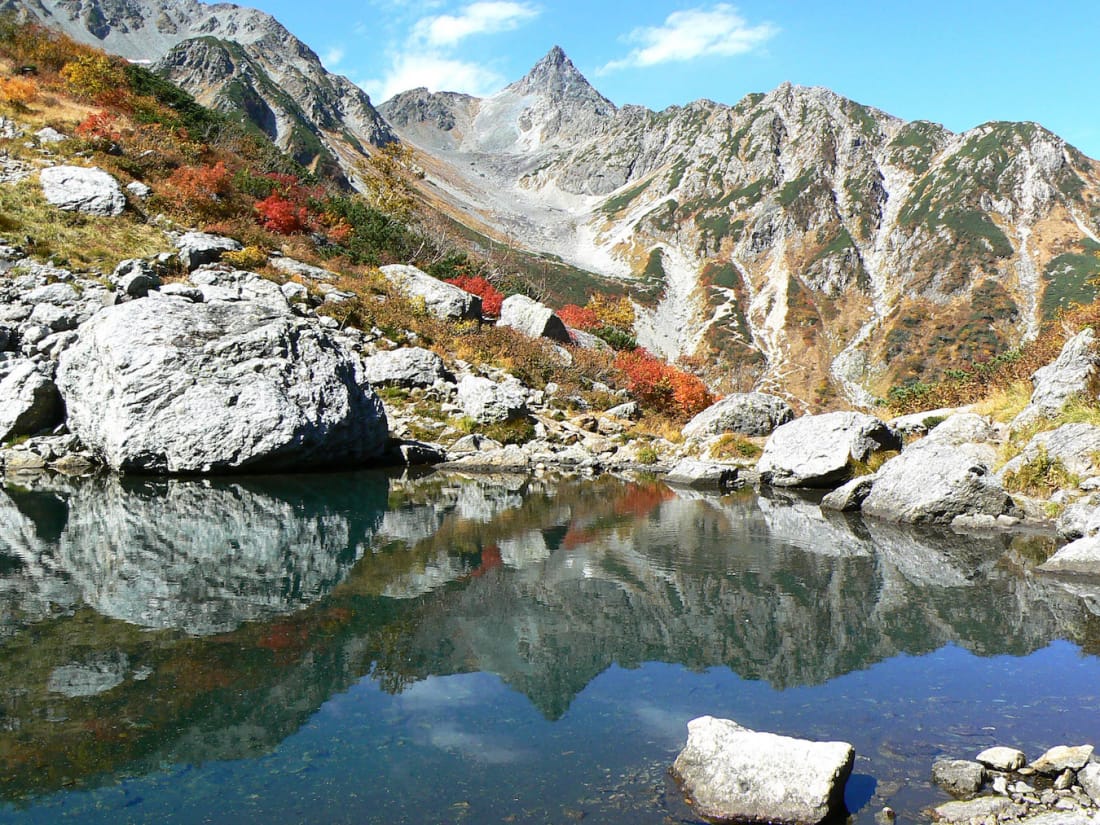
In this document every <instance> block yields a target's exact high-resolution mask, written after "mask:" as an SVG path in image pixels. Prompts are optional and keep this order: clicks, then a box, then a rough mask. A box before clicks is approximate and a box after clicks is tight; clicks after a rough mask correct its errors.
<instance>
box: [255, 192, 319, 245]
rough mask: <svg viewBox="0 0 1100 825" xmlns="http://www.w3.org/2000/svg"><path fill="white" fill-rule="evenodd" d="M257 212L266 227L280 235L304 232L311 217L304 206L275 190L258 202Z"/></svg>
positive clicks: (261, 222)
mask: <svg viewBox="0 0 1100 825" xmlns="http://www.w3.org/2000/svg"><path fill="white" fill-rule="evenodd" d="M256 213H257V214H258V215H259V217H260V224H261V225H262V226H263V228H264V229H267V230H269V231H271V232H278V233H279V234H280V235H294V234H295V233H298V232H304V231H305V229H306V225H307V221H308V218H309V214H308V211H307V210H306V208H305V207H304V206H298V205H295V204H294V203H292V202H291V201H289V200H287V199H286V198H284V197H282V196H281V195H277V194H275V193H274V192H273V193H271V194H270V195H268V196H267V197H266V198H264V199H263V200H262V201H259V202H258V203H257V204H256Z"/></svg>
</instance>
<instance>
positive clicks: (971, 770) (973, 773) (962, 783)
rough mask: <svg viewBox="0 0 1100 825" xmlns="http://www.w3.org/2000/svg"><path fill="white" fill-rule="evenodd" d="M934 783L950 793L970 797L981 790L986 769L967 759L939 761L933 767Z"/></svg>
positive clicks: (978, 763)
mask: <svg viewBox="0 0 1100 825" xmlns="http://www.w3.org/2000/svg"><path fill="white" fill-rule="evenodd" d="M932 781H933V782H935V783H936V784H937V785H939V786H940V787H941V788H943V789H944V790H945V791H947V792H948V793H952V794H955V795H956V796H969V795H970V794H974V793H977V792H978V791H979V790H981V787H982V784H983V783H984V782H985V768H984V767H983V766H982V764H981V763H980V762H970V761H968V760H966V759H938V760H936V762H934V763H933V765H932Z"/></svg>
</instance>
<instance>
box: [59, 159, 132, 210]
mask: <svg viewBox="0 0 1100 825" xmlns="http://www.w3.org/2000/svg"><path fill="white" fill-rule="evenodd" d="M39 180H40V181H41V183H42V194H43V195H44V196H45V198H46V200H48V201H49V202H50V203H52V204H53V205H54V206H56V207H57V208H58V209H64V210H65V211H67V212H83V213H85V214H86V215H98V216H100V217H107V218H113V217H117V216H118V215H121V214H122V211H123V210H124V209H125V208H126V196H125V195H124V194H123V193H122V188H121V187H120V186H119V185H118V181H117V180H115V179H114V178H113V177H111V175H109V174H108V173H107V172H104V171H103V170H102V169H99V168H98V167H94V166H93V167H84V166H50V167H47V168H46V169H43V170H42V172H41V173H40V174H39Z"/></svg>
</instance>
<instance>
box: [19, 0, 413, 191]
mask: <svg viewBox="0 0 1100 825" xmlns="http://www.w3.org/2000/svg"><path fill="white" fill-rule="evenodd" d="M0 9H7V10H15V11H21V12H24V13H26V14H28V15H30V16H32V17H34V18H35V19H37V20H39V21H40V22H41V23H43V24H44V25H47V26H49V27H51V28H56V29H60V30H62V31H64V32H65V33H66V34H67V35H69V36H70V37H72V38H73V39H74V40H78V41H80V42H84V43H90V44H91V45H94V46H98V47H100V48H103V49H106V50H107V51H109V52H113V53H115V54H119V55H122V56H123V57H126V58H128V59H130V60H135V61H140V62H144V63H149V64H151V65H152V67H153V68H154V69H156V70H158V71H159V72H160V73H162V74H164V75H165V76H166V77H167V78H168V79H170V80H171V81H172V82H173V83H176V84H177V85H179V86H181V87H182V88H184V89H185V90H187V91H188V92H190V93H191V94H192V95H194V96H195V98H196V99H197V100H199V101H200V102H201V103H203V104H205V105H207V106H210V107H212V108H215V109H219V110H221V111H225V112H236V113H239V114H241V115H242V116H243V117H245V118H247V119H248V120H249V121H251V122H252V123H254V124H255V125H257V126H258V127H259V128H260V129H262V130H263V131H264V132H266V133H267V134H268V136H270V137H271V138H272V139H273V140H274V141H275V142H276V143H277V144H278V145H279V147H280V148H282V149H284V150H285V151H287V152H288V153H290V154H291V155H293V156H294V158H295V159H296V160H298V161H299V162H300V163H302V164H304V165H306V166H311V167H315V168H318V169H319V170H321V171H325V172H328V173H330V174H334V175H337V176H339V175H340V174H344V175H346V176H347V177H351V178H353V177H354V168H355V164H356V162H357V161H358V160H361V159H362V157H363V154H364V149H365V147H368V146H371V145H375V146H378V145H381V144H383V143H386V142H389V141H391V140H393V139H394V135H393V133H392V132H391V131H390V129H389V127H388V126H387V125H386V123H385V122H384V121H383V120H382V118H381V117H380V116H379V115H378V113H377V112H376V111H375V109H374V107H373V106H372V105H371V102H370V98H369V97H368V96H367V94H366V93H365V92H364V91H362V90H361V89H360V88H358V87H357V86H355V85H354V84H353V83H352V82H351V81H349V80H348V79H347V78H346V77H341V76H339V75H334V74H332V73H330V72H328V71H327V70H326V69H325V68H324V66H322V65H321V61H320V59H319V58H318V57H317V55H316V54H315V53H314V52H313V51H312V50H311V49H310V48H309V47H308V46H307V45H306V44H305V43H303V42H302V41H301V40H299V39H298V38H296V37H294V35H292V34H291V33H290V32H289V31H287V30H286V28H284V27H283V26H282V24H280V23H279V21H277V20H276V19H275V18H274V17H272V16H271V15H269V14H265V13H264V12H260V11H257V10H255V9H248V8H242V7H240V6H234V5H231V4H228V3H220V4H217V5H207V4H205V3H199V2H196V0H182V1H181V2H168V1H167V0H5V2H2V3H0Z"/></svg>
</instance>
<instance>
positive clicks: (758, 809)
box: [672, 716, 855, 825]
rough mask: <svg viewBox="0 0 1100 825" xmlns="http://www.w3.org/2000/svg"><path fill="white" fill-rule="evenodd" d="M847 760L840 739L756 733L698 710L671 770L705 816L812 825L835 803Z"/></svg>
mask: <svg viewBox="0 0 1100 825" xmlns="http://www.w3.org/2000/svg"><path fill="white" fill-rule="evenodd" d="M854 760H855V750H854V749H853V748H852V746H851V745H849V744H848V743H847V742H811V741H807V740H804V739H792V738H790V737H787V736H777V735H775V734H772V733H757V732H756V731H752V730H749V729H747V728H743V727H741V726H740V725H738V724H737V723H736V722H734V721H732V720H729V719H716V718H714V717H713V716H702V717H700V718H698V719H692V720H691V721H690V722H688V741H687V745H686V746H685V747H684V749H683V750H682V751H681V752H680V755H679V756H677V757H676V761H675V763H673V766H672V770H673V773H674V774H676V776H677V777H678V778H679V779H680V781H681V782H682V783H683V785H684V790H685V791H686V792H687V794H688V795H689V796H690V798H691V800H692V803H693V804H694V806H695V810H696V811H697V812H698V813H699V814H700V815H701V816H703V817H705V818H707V819H713V820H720V821H721V820H736V821H740V822H770V823H783V824H784V825H816V823H818V822H821V821H822V820H824V819H825V818H826V817H828V816H829V815H830V814H831V813H833V812H836V811H838V810H839V809H840V808H841V807H842V806H843V797H844V785H845V783H846V782H847V781H848V776H849V775H850V774H851V772H852V763H853V761H854Z"/></svg>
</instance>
